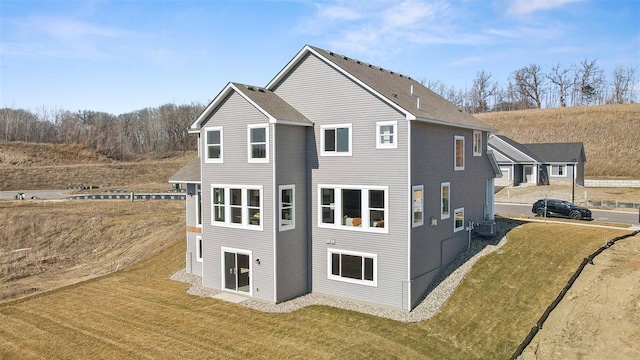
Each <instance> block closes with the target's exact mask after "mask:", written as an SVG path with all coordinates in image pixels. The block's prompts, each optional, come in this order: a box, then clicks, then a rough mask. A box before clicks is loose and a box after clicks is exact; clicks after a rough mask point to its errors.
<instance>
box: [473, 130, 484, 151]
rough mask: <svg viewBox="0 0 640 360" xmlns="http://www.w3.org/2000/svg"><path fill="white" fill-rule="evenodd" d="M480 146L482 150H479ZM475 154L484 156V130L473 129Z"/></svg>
mask: <svg viewBox="0 0 640 360" xmlns="http://www.w3.org/2000/svg"><path fill="white" fill-rule="evenodd" d="M476 138H477V139H476ZM476 140H477V141H476ZM478 147H479V148H480V151H477V149H478ZM473 156H482V131H479V130H473Z"/></svg>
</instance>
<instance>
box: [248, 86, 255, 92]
mask: <svg viewBox="0 0 640 360" xmlns="http://www.w3.org/2000/svg"><path fill="white" fill-rule="evenodd" d="M247 89H249V90H251V91H256V88H254V87H253V86H247Z"/></svg>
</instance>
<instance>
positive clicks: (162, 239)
mask: <svg viewBox="0 0 640 360" xmlns="http://www.w3.org/2000/svg"><path fill="white" fill-rule="evenodd" d="M184 216H185V214H184V203H183V202H182V201H158V200H154V201H136V202H130V201H117V200H108V201H0V284H2V287H1V288H0V302H1V301H2V300H6V299H12V298H16V297H21V296H24V295H28V294H32V293H37V292H41V291H47V290H51V289H54V288H57V287H60V286H65V285H69V284H73V283H76V282H78V281H81V280H85V279H89V278H93V277H96V276H99V275H103V274H108V273H111V272H113V271H116V270H117V269H122V268H124V267H126V266H129V265H131V264H134V263H136V262H138V261H141V260H142V259H145V258H148V257H150V256H151V255H152V254H155V253H157V252H158V251H159V250H161V249H163V248H165V247H167V246H169V245H171V244H173V243H175V242H176V241H180V240H182V241H184V223H185V220H184ZM0 358H1V356H0Z"/></svg>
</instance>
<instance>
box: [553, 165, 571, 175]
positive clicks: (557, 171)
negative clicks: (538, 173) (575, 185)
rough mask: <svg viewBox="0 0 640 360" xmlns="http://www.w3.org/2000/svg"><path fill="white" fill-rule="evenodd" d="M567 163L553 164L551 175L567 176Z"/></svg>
mask: <svg viewBox="0 0 640 360" xmlns="http://www.w3.org/2000/svg"><path fill="white" fill-rule="evenodd" d="M566 169H567V168H566V165H551V176H558V177H563V176H567V171H566Z"/></svg>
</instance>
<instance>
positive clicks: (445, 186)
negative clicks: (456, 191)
mask: <svg viewBox="0 0 640 360" xmlns="http://www.w3.org/2000/svg"><path fill="white" fill-rule="evenodd" d="M450 198H451V183H448V182H443V183H440V220H444V219H448V218H450V217H451V208H450V204H451V201H450Z"/></svg>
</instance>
